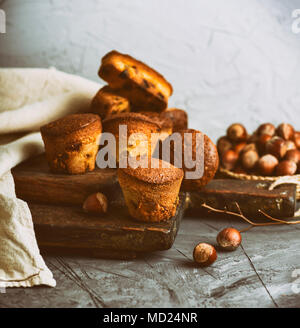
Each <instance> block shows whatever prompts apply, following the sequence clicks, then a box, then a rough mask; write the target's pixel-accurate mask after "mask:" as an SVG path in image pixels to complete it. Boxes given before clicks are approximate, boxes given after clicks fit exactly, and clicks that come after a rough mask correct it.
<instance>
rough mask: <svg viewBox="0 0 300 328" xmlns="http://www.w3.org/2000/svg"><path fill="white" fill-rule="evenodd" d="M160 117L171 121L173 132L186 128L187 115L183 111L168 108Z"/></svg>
mask: <svg viewBox="0 0 300 328" xmlns="http://www.w3.org/2000/svg"><path fill="white" fill-rule="evenodd" d="M161 116H162V117H165V118H169V119H171V120H172V123H173V132H177V131H180V130H185V129H187V128H188V115H187V113H186V112H185V111H184V110H183V109H178V108H168V109H166V110H165V111H163V112H161Z"/></svg>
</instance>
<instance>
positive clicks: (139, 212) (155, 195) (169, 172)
mask: <svg viewBox="0 0 300 328" xmlns="http://www.w3.org/2000/svg"><path fill="white" fill-rule="evenodd" d="M152 161H153V163H154V165H152V167H150V165H149V167H148V168H142V167H138V168H131V167H127V168H119V169H118V179H119V183H120V186H121V188H122V191H123V195H124V198H125V201H126V205H127V207H128V211H129V214H130V215H131V216H132V217H133V218H135V219H137V220H139V221H144V222H159V221H164V220H168V219H170V218H171V217H173V216H174V215H175V213H176V208H177V205H178V200H179V198H178V193H179V189H180V185H181V181H182V178H183V171H182V170H181V169H179V168H176V167H175V166H173V165H171V164H169V163H166V162H163V161H161V160H159V159H152ZM153 166H154V167H153ZM165 166H169V167H165Z"/></svg>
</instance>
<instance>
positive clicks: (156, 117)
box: [140, 112, 173, 140]
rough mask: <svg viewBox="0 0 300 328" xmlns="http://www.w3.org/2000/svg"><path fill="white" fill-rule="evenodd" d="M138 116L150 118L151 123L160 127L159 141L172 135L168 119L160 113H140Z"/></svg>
mask: <svg viewBox="0 0 300 328" xmlns="http://www.w3.org/2000/svg"><path fill="white" fill-rule="evenodd" d="M140 114H143V115H145V116H148V117H150V118H151V119H152V120H153V121H155V122H157V123H158V124H159V125H160V127H161V132H160V137H159V139H160V140H164V139H165V138H167V137H168V136H169V135H170V134H172V129H173V123H172V120H171V119H170V118H168V117H164V116H162V115H161V114H160V113H156V112H140Z"/></svg>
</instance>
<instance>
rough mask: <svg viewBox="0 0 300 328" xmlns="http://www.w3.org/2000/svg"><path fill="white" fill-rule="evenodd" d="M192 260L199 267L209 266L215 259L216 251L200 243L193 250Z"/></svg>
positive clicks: (208, 245) (210, 246)
mask: <svg viewBox="0 0 300 328" xmlns="http://www.w3.org/2000/svg"><path fill="white" fill-rule="evenodd" d="M193 258H194V261H195V262H196V263H197V264H199V265H200V266H202V267H205V266H209V265H211V264H213V263H214V262H215V260H216V259H217V251H216V249H215V248H214V247H213V246H212V245H210V244H207V243H200V244H198V245H196V246H195V248H194V252H193Z"/></svg>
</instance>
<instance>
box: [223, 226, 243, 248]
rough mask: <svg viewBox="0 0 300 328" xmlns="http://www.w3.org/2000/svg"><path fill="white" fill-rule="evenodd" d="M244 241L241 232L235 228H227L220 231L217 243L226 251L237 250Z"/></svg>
mask: <svg viewBox="0 0 300 328" xmlns="http://www.w3.org/2000/svg"><path fill="white" fill-rule="evenodd" d="M241 242H242V236H241V234H240V232H239V231H238V230H237V229H235V228H226V229H223V230H222V231H220V232H219V233H218V236H217V243H218V244H219V246H220V247H222V249H224V250H226V251H234V250H236V249H237V248H238V247H239V246H240V244H241Z"/></svg>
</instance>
